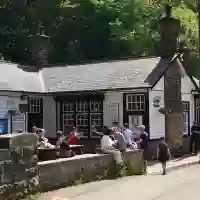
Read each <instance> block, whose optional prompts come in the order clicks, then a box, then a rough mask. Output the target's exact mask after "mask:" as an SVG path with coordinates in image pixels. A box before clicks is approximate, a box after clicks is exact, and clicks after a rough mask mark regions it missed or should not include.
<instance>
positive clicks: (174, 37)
mask: <svg viewBox="0 0 200 200" xmlns="http://www.w3.org/2000/svg"><path fill="white" fill-rule="evenodd" d="M165 11H166V13H165V17H164V18H162V19H161V20H160V36H161V41H160V49H159V50H160V52H159V53H160V55H161V58H162V59H166V61H168V62H169V67H168V69H167V71H166V72H165V76H164V105H165V119H166V120H165V136H166V139H167V141H168V143H169V145H170V146H171V148H172V149H178V148H179V147H180V146H181V141H182V140H181V136H182V109H181V74H180V70H179V66H178V64H175V63H177V62H173V63H171V61H172V59H173V57H174V55H175V53H176V51H177V44H178V36H179V32H180V21H179V20H177V19H175V18H174V17H173V16H172V7H171V6H169V5H167V6H166V10H165Z"/></svg>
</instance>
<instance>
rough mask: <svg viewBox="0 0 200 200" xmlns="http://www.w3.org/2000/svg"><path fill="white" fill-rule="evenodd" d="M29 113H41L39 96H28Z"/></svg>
mask: <svg viewBox="0 0 200 200" xmlns="http://www.w3.org/2000/svg"><path fill="white" fill-rule="evenodd" d="M29 113H41V99H40V98H29Z"/></svg>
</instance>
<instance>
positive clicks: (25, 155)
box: [0, 133, 39, 200]
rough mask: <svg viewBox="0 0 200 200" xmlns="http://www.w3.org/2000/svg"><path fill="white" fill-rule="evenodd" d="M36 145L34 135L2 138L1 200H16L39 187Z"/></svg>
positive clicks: (24, 134)
mask: <svg viewBox="0 0 200 200" xmlns="http://www.w3.org/2000/svg"><path fill="white" fill-rule="evenodd" d="M36 144H37V138H36V136H35V135H34V134H26V133H23V134H8V135H2V136H0V200H1V199H2V200H9V199H15V200H16V199H18V197H19V196H22V195H23V194H24V191H26V192H28V191H29V190H30V189H34V188H36V187H38V183H39V181H38V174H37V173H38V170H37V151H36Z"/></svg>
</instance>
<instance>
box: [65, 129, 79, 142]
mask: <svg viewBox="0 0 200 200" xmlns="http://www.w3.org/2000/svg"><path fill="white" fill-rule="evenodd" d="M79 139H80V137H79V133H78V129H77V128H76V127H73V130H72V132H71V133H70V134H69V138H68V144H69V145H76V144H78V141H79Z"/></svg>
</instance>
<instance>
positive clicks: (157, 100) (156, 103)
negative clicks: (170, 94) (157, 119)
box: [153, 96, 161, 108]
mask: <svg viewBox="0 0 200 200" xmlns="http://www.w3.org/2000/svg"><path fill="white" fill-rule="evenodd" d="M160 100H161V96H155V97H154V98H153V107H155V108H159V107H160Z"/></svg>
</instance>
